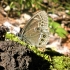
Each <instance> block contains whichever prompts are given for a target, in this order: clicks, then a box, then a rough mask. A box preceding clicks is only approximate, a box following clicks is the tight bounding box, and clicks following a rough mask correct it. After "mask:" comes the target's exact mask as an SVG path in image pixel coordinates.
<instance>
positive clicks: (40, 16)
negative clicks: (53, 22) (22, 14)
mask: <svg viewBox="0 0 70 70" xmlns="http://www.w3.org/2000/svg"><path fill="white" fill-rule="evenodd" d="M22 39H23V40H24V41H25V42H27V43H29V44H31V45H33V46H36V47H44V46H46V44H47V43H48V40H49V28H48V17H47V13H46V12H45V11H40V12H37V13H35V15H34V16H33V17H32V18H31V19H30V20H29V21H28V23H27V25H26V26H25V28H24V29H23V31H22Z"/></svg>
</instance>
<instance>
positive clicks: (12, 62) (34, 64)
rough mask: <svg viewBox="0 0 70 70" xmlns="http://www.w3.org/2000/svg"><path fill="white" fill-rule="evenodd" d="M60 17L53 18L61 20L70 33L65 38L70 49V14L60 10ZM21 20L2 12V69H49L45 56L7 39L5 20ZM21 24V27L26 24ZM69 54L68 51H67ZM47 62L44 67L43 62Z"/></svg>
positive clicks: (0, 28)
mask: <svg viewBox="0 0 70 70" xmlns="http://www.w3.org/2000/svg"><path fill="white" fill-rule="evenodd" d="M58 14H59V17H58V18H53V19H54V20H55V21H57V22H61V25H62V27H64V28H65V30H66V31H68V35H67V37H66V38H65V39H63V40H62V41H63V43H62V44H63V45H64V46H66V47H67V48H68V49H70V16H66V14H65V13H64V12H58ZM19 19H20V20H16V19H15V18H10V17H6V16H4V15H3V13H2V12H1V13H0V69H1V70H46V68H47V70H49V65H50V63H49V62H48V61H46V60H44V59H43V58H41V57H39V56H37V55H36V54H35V53H33V52H32V51H31V50H30V49H28V48H27V47H26V46H22V45H20V44H19V43H16V42H13V41H5V36H4V35H5V33H6V30H7V28H6V27H4V26H3V24H4V23H5V22H10V23H11V24H12V25H15V23H16V25H18V24H19V22H18V21H21V20H22V19H21V18H19ZM26 20H27V19H25V20H24V21H22V22H24V24H22V25H19V26H20V27H21V28H22V27H24V25H25V21H26ZM65 54H67V53H65ZM43 63H44V64H45V65H44V66H43V67H42V65H41V64H43Z"/></svg>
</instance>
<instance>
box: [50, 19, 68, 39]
mask: <svg viewBox="0 0 70 70" xmlns="http://www.w3.org/2000/svg"><path fill="white" fill-rule="evenodd" d="M49 28H50V32H52V33H53V34H54V33H57V34H58V35H59V36H60V37H62V38H65V37H66V35H67V31H65V30H64V28H62V27H61V25H60V24H59V23H58V22H55V21H53V20H52V19H51V18H49Z"/></svg>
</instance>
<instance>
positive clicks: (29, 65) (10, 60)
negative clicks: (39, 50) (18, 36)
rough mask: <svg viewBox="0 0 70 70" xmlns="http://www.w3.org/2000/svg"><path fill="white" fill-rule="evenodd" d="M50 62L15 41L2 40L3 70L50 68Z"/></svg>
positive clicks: (1, 58) (1, 57)
mask: <svg viewBox="0 0 70 70" xmlns="http://www.w3.org/2000/svg"><path fill="white" fill-rule="evenodd" d="M49 66H50V63H49V62H48V61H46V60H44V59H43V58H41V57H39V56H37V55H36V54H35V53H33V52H32V51H30V49H28V48H26V47H25V46H22V45H20V44H19V43H16V42H13V41H1V42H0V69H1V70H38V69H40V70H43V69H44V70H46V69H48V70H49Z"/></svg>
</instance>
